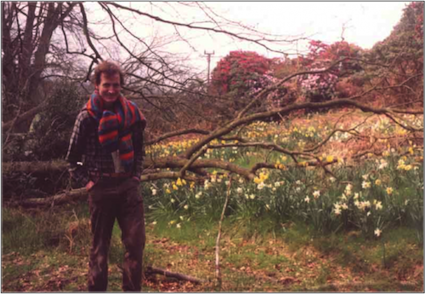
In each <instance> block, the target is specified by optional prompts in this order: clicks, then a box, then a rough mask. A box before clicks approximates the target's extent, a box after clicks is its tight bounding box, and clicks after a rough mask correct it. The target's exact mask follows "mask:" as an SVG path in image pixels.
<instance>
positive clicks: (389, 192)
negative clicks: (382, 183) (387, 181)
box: [386, 187, 394, 195]
mask: <svg viewBox="0 0 425 294" xmlns="http://www.w3.org/2000/svg"><path fill="white" fill-rule="evenodd" d="M386 191H387V194H388V195H391V194H392V193H393V192H394V190H393V188H391V187H388V188H387V189H386Z"/></svg>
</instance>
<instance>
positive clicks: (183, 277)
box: [145, 265, 205, 284]
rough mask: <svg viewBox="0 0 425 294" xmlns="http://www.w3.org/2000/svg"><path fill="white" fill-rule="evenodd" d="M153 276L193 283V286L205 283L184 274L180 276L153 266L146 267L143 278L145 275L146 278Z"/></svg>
mask: <svg viewBox="0 0 425 294" xmlns="http://www.w3.org/2000/svg"><path fill="white" fill-rule="evenodd" d="M155 274H158V275H163V276H165V277H167V278H175V279H177V280H183V281H189V282H192V283H195V284H201V283H205V281H204V280H200V279H197V278H194V277H191V276H188V275H185V274H181V273H175V272H170V271H167V270H164V269H162V268H158V267H153V266H150V265H148V266H147V268H146V271H145V276H146V275H147V276H148V275H155Z"/></svg>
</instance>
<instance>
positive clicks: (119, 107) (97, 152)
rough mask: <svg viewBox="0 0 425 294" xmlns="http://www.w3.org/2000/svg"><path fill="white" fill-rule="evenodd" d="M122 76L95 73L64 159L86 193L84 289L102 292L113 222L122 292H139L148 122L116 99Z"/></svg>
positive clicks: (105, 66)
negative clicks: (121, 252)
mask: <svg viewBox="0 0 425 294" xmlns="http://www.w3.org/2000/svg"><path fill="white" fill-rule="evenodd" d="M123 77H124V75H123V72H122V71H121V69H120V67H119V66H118V65H116V64H115V63H113V62H110V61H104V62H102V63H100V64H99V65H98V66H97V67H96V69H95V72H94V76H93V83H94V84H95V92H94V93H93V94H92V95H91V96H90V99H89V101H88V102H87V103H86V105H85V106H84V107H83V109H82V110H81V111H80V113H79V115H78V117H77V120H76V122H75V125H74V130H73V133H72V136H71V141H70V145H69V149H68V154H67V156H66V160H67V161H68V162H69V172H70V174H71V177H72V178H73V179H74V180H76V181H77V182H79V184H80V185H85V187H86V189H87V191H88V193H89V208H90V220H91V231H92V237H93V240H92V247H91V251H90V262H89V274H88V289H89V291H106V289H107V285H108V251H109V245H110V241H111V236H112V229H113V226H114V223H115V219H117V220H118V224H119V226H120V228H121V232H122V242H123V244H124V246H125V250H126V252H125V256H124V264H123V284H122V288H123V290H124V291H140V290H141V279H142V262H143V250H144V246H145V223H144V212H143V198H142V195H141V194H140V193H139V189H138V188H139V183H140V176H141V173H142V160H143V156H144V146H143V131H144V128H145V126H146V120H145V118H144V116H143V114H142V113H141V111H140V110H139V109H138V107H137V105H136V104H135V103H134V102H131V101H129V100H127V99H126V98H124V97H123V96H122V95H121V94H120V90H121V86H122V84H123V81H124V79H123Z"/></svg>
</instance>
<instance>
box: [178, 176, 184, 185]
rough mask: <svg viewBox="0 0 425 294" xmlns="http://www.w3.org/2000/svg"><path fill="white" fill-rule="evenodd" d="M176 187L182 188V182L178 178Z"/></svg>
mask: <svg viewBox="0 0 425 294" xmlns="http://www.w3.org/2000/svg"><path fill="white" fill-rule="evenodd" d="M177 186H183V183H182V180H181V179H180V178H178V179H177Z"/></svg>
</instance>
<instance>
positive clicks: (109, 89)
mask: <svg viewBox="0 0 425 294" xmlns="http://www.w3.org/2000/svg"><path fill="white" fill-rule="evenodd" d="M96 89H97V90H98V91H99V94H100V98H102V100H103V102H105V103H106V104H112V103H114V102H115V101H116V100H117V99H118V96H119V94H120V90H121V83H120V75H119V74H118V73H116V74H114V75H111V76H108V75H105V74H104V73H101V74H100V83H99V85H96Z"/></svg>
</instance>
